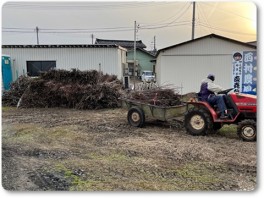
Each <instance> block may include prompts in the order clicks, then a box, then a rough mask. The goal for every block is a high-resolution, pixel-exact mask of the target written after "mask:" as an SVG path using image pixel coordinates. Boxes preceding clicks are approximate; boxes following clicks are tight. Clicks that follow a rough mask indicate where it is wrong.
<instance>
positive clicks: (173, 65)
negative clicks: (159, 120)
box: [156, 34, 256, 94]
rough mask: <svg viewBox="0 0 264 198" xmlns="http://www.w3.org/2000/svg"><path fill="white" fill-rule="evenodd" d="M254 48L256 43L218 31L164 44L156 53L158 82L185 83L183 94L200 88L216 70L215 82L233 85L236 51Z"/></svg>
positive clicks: (225, 85)
mask: <svg viewBox="0 0 264 198" xmlns="http://www.w3.org/2000/svg"><path fill="white" fill-rule="evenodd" d="M255 50H256V46H254V45H251V44H248V43H243V42H239V41H236V40H232V39H229V38H225V37H222V36H218V35H215V34H211V35H207V36H204V37H201V38H197V39H194V40H191V41H187V42H184V43H180V44H177V45H173V46H170V47H167V48H163V49H160V50H159V51H158V53H157V62H156V71H157V82H158V84H159V85H163V84H173V85H175V86H179V87H182V93H183V94H184V93H188V92H198V91H199V89H200V83H201V81H202V79H204V78H206V76H207V75H208V74H209V73H213V74H215V75H216V80H215V83H217V84H219V85H221V86H222V87H225V88H231V87H232V55H233V53H234V52H236V51H255Z"/></svg>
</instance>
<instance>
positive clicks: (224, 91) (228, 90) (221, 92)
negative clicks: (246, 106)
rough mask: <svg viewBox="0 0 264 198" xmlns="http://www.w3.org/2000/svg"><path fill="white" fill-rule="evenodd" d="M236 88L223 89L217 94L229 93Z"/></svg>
mask: <svg viewBox="0 0 264 198" xmlns="http://www.w3.org/2000/svg"><path fill="white" fill-rule="evenodd" d="M233 89H234V88H230V89H226V90H223V91H219V92H218V93H217V94H224V95H227V94H228V92H230V91H231V90H233Z"/></svg>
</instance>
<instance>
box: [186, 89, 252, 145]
mask: <svg viewBox="0 0 264 198" xmlns="http://www.w3.org/2000/svg"><path fill="white" fill-rule="evenodd" d="M231 90H233V89H227V90H224V91H221V92H219V94H224V95H225V102H226V106H227V109H228V118H227V119H224V120H222V119H219V112H218V111H217V107H212V106H210V104H208V103H207V102H202V101H199V98H198V101H197V100H193V101H191V102H188V103H187V109H188V110H187V112H186V114H185V118H184V126H185V128H186V130H187V132H188V133H190V134H192V135H206V134H208V133H210V132H213V131H216V130H218V129H220V128H221V127H222V126H223V125H224V124H237V134H238V136H239V137H240V138H242V139H243V140H244V141H256V138H257V128H256V122H257V96H255V95H249V94H242V93H231V92H230V91H231ZM229 92H230V93H229Z"/></svg>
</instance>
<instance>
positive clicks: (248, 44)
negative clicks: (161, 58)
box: [156, 34, 257, 56]
mask: <svg viewBox="0 0 264 198" xmlns="http://www.w3.org/2000/svg"><path fill="white" fill-rule="evenodd" d="M205 38H219V39H222V40H226V41H229V42H233V43H236V44H240V45H244V46H247V47H251V48H255V49H256V48H257V46H256V45H253V44H250V43H245V42H241V41H237V40H234V39H230V38H227V37H223V36H219V35H217V34H209V35H206V36H203V37H199V38H196V39H193V40H189V41H186V42H183V43H179V44H176V45H172V46H169V47H165V48H163V49H160V50H158V52H157V54H156V56H158V55H159V53H160V52H161V51H164V50H168V49H171V48H174V47H178V46H181V45H185V44H188V43H191V42H195V41H198V40H202V39H205Z"/></svg>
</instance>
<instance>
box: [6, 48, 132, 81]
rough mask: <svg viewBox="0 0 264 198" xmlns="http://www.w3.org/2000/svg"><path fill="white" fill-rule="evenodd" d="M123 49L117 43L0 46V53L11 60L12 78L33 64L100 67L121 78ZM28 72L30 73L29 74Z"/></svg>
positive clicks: (105, 71) (123, 57)
mask: <svg viewBox="0 0 264 198" xmlns="http://www.w3.org/2000/svg"><path fill="white" fill-rule="evenodd" d="M126 52H127V50H126V49H124V48H122V47H120V46H117V45H3V46H2V53H5V54H8V55H10V57H11V60H12V71H13V79H14V80H16V79H17V78H18V77H19V76H20V75H23V74H29V73H31V72H32V71H34V69H36V67H38V68H44V67H45V68H50V67H54V65H55V68H56V69H66V70H70V69H73V68H77V69H79V70H91V69H95V70H101V71H103V72H104V73H108V74H115V75H117V76H118V78H119V79H121V78H122V76H123V73H124V67H125V66H126ZM29 75H30V74H29Z"/></svg>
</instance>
